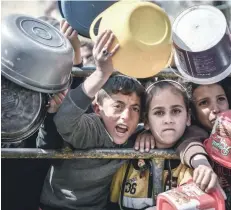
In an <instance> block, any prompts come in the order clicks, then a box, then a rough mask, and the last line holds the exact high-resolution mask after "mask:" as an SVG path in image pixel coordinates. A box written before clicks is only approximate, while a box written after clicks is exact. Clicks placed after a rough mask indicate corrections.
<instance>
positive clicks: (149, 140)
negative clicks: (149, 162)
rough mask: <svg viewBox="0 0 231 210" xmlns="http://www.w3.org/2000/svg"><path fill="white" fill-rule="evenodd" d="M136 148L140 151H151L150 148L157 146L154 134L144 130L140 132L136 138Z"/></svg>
mask: <svg viewBox="0 0 231 210" xmlns="http://www.w3.org/2000/svg"><path fill="white" fill-rule="evenodd" d="M134 148H135V150H140V152H144V151H145V152H149V151H150V149H154V148H155V139H154V137H153V135H152V134H150V132H148V131H144V132H142V133H141V134H139V135H138V136H137V138H136V142H135V146H134Z"/></svg>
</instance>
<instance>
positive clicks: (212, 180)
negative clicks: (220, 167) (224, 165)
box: [205, 173, 217, 192]
mask: <svg viewBox="0 0 231 210" xmlns="http://www.w3.org/2000/svg"><path fill="white" fill-rule="evenodd" d="M216 185H217V175H216V174H215V173H212V175H211V178H210V182H209V184H208V186H207V188H206V189H205V192H209V191H211V190H212V189H213V188H215V187H216Z"/></svg>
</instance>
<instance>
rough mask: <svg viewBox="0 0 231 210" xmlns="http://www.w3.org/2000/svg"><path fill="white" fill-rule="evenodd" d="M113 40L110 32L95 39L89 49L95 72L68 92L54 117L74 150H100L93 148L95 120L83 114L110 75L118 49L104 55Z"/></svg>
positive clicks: (95, 133) (97, 135)
mask: <svg viewBox="0 0 231 210" xmlns="http://www.w3.org/2000/svg"><path fill="white" fill-rule="evenodd" d="M113 39H114V35H113V34H112V32H111V31H105V32H103V33H102V34H101V35H100V36H99V37H98V39H97V41H96V43H95V46H94V49H93V55H94V58H95V63H96V70H95V71H94V72H93V73H92V74H91V75H90V76H89V77H88V78H87V79H86V80H85V81H84V83H83V84H82V85H80V86H79V87H77V88H76V89H73V90H70V91H69V92H68V94H67V96H66V98H65V99H64V101H63V103H62V105H61V106H60V108H59V111H58V112H57V114H56V116H55V117H54V122H55V124H56V127H57V130H58V132H59V133H60V135H61V136H62V137H63V139H64V140H65V141H66V142H68V143H70V144H71V145H72V146H74V147H75V148H81V149H84V148H90V147H95V146H100V145H99V144H97V137H99V133H98V132H100V129H98V127H97V126H99V123H97V122H96V121H97V120H99V119H98V118H95V117H93V115H87V114H85V111H86V110H87V108H88V106H89V105H90V104H91V102H92V100H93V99H94V96H95V95H96V93H97V92H98V91H99V90H100V89H101V88H102V87H103V85H104V84H105V83H106V81H107V80H108V78H109V77H110V76H111V74H112V72H113V71H114V68H113V65H112V59H111V57H112V56H113V55H114V54H115V53H116V51H117V50H118V48H119V45H116V46H115V47H114V48H113V49H112V50H111V52H110V53H108V51H109V49H110V47H111V45H112V42H113Z"/></svg>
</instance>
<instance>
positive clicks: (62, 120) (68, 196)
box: [41, 31, 143, 210]
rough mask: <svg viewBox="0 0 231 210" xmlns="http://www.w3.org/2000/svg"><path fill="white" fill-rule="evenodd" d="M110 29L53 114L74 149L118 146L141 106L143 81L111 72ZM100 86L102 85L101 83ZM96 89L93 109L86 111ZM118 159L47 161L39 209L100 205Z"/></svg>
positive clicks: (103, 204) (133, 126) (103, 205)
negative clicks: (90, 69)
mask: <svg viewBox="0 0 231 210" xmlns="http://www.w3.org/2000/svg"><path fill="white" fill-rule="evenodd" d="M113 39H114V35H113V34H112V32H111V31H105V32H104V33H102V34H101V35H100V36H99V37H98V39H97V41H96V43H95V46H94V49H93V54H94V57H95V62H96V70H95V72H94V73H93V74H92V75H91V76H89V77H88V78H87V79H86V80H85V81H84V83H83V84H82V85H80V86H79V87H77V88H76V89H74V90H71V91H69V93H68V94H67V95H66V97H65V99H64V101H63V103H62V105H61V106H60V108H59V111H58V112H57V114H56V116H55V117H54V121H55V124H56V126H57V130H58V132H59V133H60V134H61V136H62V138H63V139H64V141H65V142H67V143H69V144H70V145H71V146H72V147H74V148H76V149H91V148H97V147H98V148H102V147H104V148H115V147H120V146H123V145H124V143H126V141H127V139H128V138H129V137H130V136H131V134H132V133H133V132H134V131H135V129H136V127H137V124H138V122H139V117H140V110H141V102H140V99H141V96H142V94H143V87H142V85H141V84H140V83H139V82H138V81H137V80H135V79H132V78H129V77H126V76H114V77H111V78H110V76H111V74H112V72H113V70H114V69H113V65H112V60H111V57H112V56H113V55H114V54H115V53H116V51H117V50H118V48H119V46H118V45H116V46H115V47H114V48H113V49H112V50H111V52H110V53H108V49H109V48H110V46H111V44H112V42H113ZM101 88H102V89H101ZM97 92H99V93H98V95H97V103H96V104H95V107H94V111H95V113H94V114H93V113H92V114H85V111H86V110H87V108H88V106H89V105H90V104H91V102H92V100H93V98H94V96H95V95H96V93H97ZM123 163H124V161H120V160H108V159H77V160H63V161H62V162H61V163H59V164H54V165H52V167H51V169H50V171H49V173H48V175H47V178H46V180H45V183H44V187H43V192H42V195H41V202H42V209H44V210H53V209H56V210H58V209H65V210H69V209H70V210H71V209H86V210H87V209H94V210H97V209H100V210H102V209H105V208H106V204H107V198H108V194H109V188H110V182H111V180H112V177H113V175H114V173H115V172H116V170H117V169H118V168H119V167H120V166H121V165H122V164H123Z"/></svg>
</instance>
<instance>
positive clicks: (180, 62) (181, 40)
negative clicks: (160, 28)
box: [172, 5, 231, 84]
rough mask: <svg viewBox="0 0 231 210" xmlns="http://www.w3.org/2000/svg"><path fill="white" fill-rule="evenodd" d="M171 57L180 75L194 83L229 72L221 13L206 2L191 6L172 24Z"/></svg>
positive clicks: (230, 47)
mask: <svg viewBox="0 0 231 210" xmlns="http://www.w3.org/2000/svg"><path fill="white" fill-rule="evenodd" d="M172 31H173V44H174V47H175V53H174V59H175V63H176V66H177V68H178V70H179V72H180V73H181V75H182V76H183V77H184V78H185V79H186V80H188V81H191V82H194V83H198V84H212V83H216V82H219V81H221V80H222V79H224V78H225V77H227V76H228V75H229V74H230V73H231V39H230V32H229V29H228V26H227V22H226V19H225V16H224V15H223V13H222V12H221V11H220V10H218V9H217V8H215V7H213V6H209V5H200V6H194V7H191V8H189V9H187V10H185V11H184V12H182V13H181V14H180V15H179V16H178V17H177V18H176V20H175V21H174V23H173V28H172Z"/></svg>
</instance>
